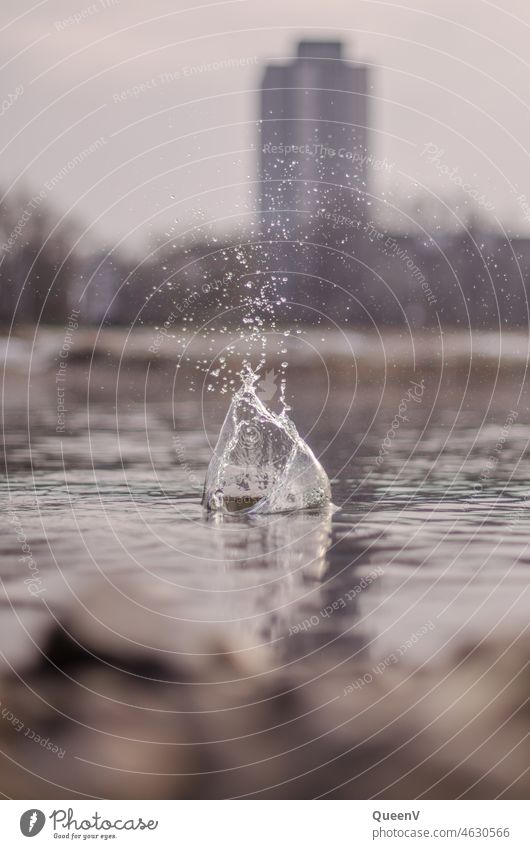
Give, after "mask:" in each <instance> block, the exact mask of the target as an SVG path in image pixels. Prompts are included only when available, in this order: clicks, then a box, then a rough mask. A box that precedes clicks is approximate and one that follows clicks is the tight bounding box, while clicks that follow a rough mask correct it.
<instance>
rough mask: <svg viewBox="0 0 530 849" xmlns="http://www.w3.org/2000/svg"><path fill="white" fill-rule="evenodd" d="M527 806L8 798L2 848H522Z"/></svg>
mask: <svg viewBox="0 0 530 849" xmlns="http://www.w3.org/2000/svg"><path fill="white" fill-rule="evenodd" d="M527 809H528V803H527V802H525V801H520V802H518V801H506V802H504V801H495V802H490V801H470V802H467V801H426V802H409V801H390V802H379V801H375V802H370V801H336V802H335V801H293V802H291V801H211V802H210V801H158V800H155V801H153V800H146V801H140V800H134V801H97V800H92V801H91V800H82V801H56V800H54V801H35V800H33V801H32V800H27V801H11V800H9V801H7V800H6V801H3V802H1V803H0V820H1V825H2V831H1V833H2V840H1V844H2V846H5V847H6V849H11V847H17V846H26V847H27V846H28V845H32V846H35V847H41V846H42V847H44V846H60V845H63V844H66V845H68V846H71V845H72V844H78V845H85V846H86V845H87V844H88V845H99V846H102V844H104V845H107V846H109V845H110V846H116V847H124V849H125V847H128V846H131V847H133V846H153V847H157V849H159V847H160V849H164V847H166V846H168V847H169V846H171V847H178V846H186V847H188V846H193V847H205V849H216V848H217V847H219V846H223V847H224V846H225V845H226V846H229V847H230V849H249V847H251V849H271V847H278V849H283V847H303V849H312V847H315V849H316V847H319V849H321V847H322V846H324V845H326V844H329V843H330V842H333V843H337V842H339V843H340V846H344V847H345V849H349V847H351V849H359V847H361V849H364V847H368V846H372V847H375V848H376V849H377V847H380V849H384V847H391V846H392V847H398V846H403V847H407V849H408V847H410V846H418V847H427V846H436V847H439V849H442V847H444V846H449V845H451V846H452V847H454V846H467V847H477V849H479V847H495V846H499V847H501V849H504V847H505V848H506V849H516V848H517V849H523V847H524V849H527V847H528V846H530V839H529V837H528V833H529V829H528V824H527V821H526V820H527V817H526V814H527ZM33 838H34V839H35V843H34V844H28V841H29V840H31V839H33ZM67 841H69V843H66V842H67Z"/></svg>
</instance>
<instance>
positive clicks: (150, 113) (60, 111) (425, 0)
mask: <svg viewBox="0 0 530 849" xmlns="http://www.w3.org/2000/svg"><path fill="white" fill-rule="evenodd" d="M73 15H76V16H77V20H74V19H73V18H71V17H70V16H73ZM0 27H1V32H0V39H1V50H0V56H1V57H2V60H1V61H2V86H1V92H2V98H3V104H2V106H1V109H0V112H1V115H0V120H1V122H2V130H3V132H2V135H1V140H0V147H1V158H0V183H1V184H2V186H3V188H4V191H5V190H9V191H13V190H15V189H16V188H17V187H18V186H21V185H22V186H26V188H28V190H29V191H30V192H31V193H33V194H38V193H39V192H44V193H45V194H46V198H47V200H48V201H49V202H50V203H53V204H54V205H55V206H56V207H57V208H59V209H64V210H65V211H67V210H70V209H72V210H73V211H74V212H76V213H77V215H78V216H79V217H81V218H82V219H83V220H84V221H85V222H86V224H87V226H88V227H89V228H96V232H97V233H98V235H101V234H105V235H106V236H107V238H108V240H109V241H110V242H114V241H116V240H120V239H128V240H129V244H132V245H136V246H138V247H140V246H142V245H145V244H149V242H150V240H151V234H152V233H154V232H156V231H159V230H161V229H162V230H164V229H165V230H167V231H168V232H169V228H170V227H173V230H172V232H173V233H174V234H175V236H178V235H179V234H181V233H183V232H184V231H185V230H186V229H187V228H188V227H189V226H190V225H191V226H193V225H197V224H200V223H201V222H202V221H212V220H218V221H219V222H222V224H221V223H220V224H219V226H225V227H230V226H232V225H233V226H236V225H237V223H238V222H240V221H244V220H245V217H246V215H247V214H248V211H249V210H250V209H251V208H252V203H253V197H254V189H255V187H254V186H253V183H252V181H253V180H254V179H255V170H256V169H255V153H254V151H253V147H254V146H255V144H256V127H255V120H256V117H257V111H256V89H257V87H258V86H259V79H260V75H261V65H262V63H264V62H267V61H270V60H272V59H282V58H283V59H284V60H285V59H287V58H288V57H290V56H292V55H293V53H294V52H295V45H296V41H297V40H298V39H299V38H300V37H303V36H305V37H324V38H341V39H343V40H344V42H345V45H346V51H345V52H346V56H347V57H348V58H355V59H357V60H359V61H363V62H366V63H368V64H370V66H371V67H372V68H373V83H374V91H373V95H374V99H373V106H372V115H373V123H374V125H375V131H374V133H373V145H374V154H375V155H376V156H378V157H381V158H382V157H386V158H387V162H388V163H391V164H392V168H391V169H390V170H389V171H387V172H378V173H377V174H374V175H373V176H374V183H373V187H374V191H375V192H376V193H379V194H381V193H385V196H386V197H388V198H389V199H390V200H391V201H392V202H393V203H395V204H396V205H398V206H400V205H401V206H406V205H407V203H410V202H411V201H410V199H412V202H414V199H415V198H417V196H418V192H419V189H418V185H420V186H426V187H428V188H429V189H431V190H433V191H434V192H435V194H436V195H440V196H443V197H448V198H451V199H452V200H451V203H453V204H454V205H455V206H456V207H457V209H458V211H459V212H461V213H462V214H464V213H465V210H466V208H467V207H468V204H471V200H470V199H471V196H472V194H475V195H479V196H482V198H483V200H482V202H481V206H482V211H483V213H484V215H485V217H486V219H489V220H491V222H492V223H494V222H496V220H497V219H498V220H500V221H501V222H503V223H504V224H505V225H506V226H508V227H509V228H510V229H511V231H512V232H518V233H525V232H529V231H530V229H529V223H528V221H526V220H525V215H526V216H527V217H528V218H530V200H529V201H528V204H529V207H528V208H525V204H524V201H523V200H521V198H520V196H521V195H527V196H528V197H529V198H530V186H529V185H528V175H529V173H530V169H529V167H528V152H527V150H528V139H529V132H528V129H529V126H530V120H529V118H530V110H529V103H528V100H529V92H530V64H529V63H530V57H529V52H528V44H529V43H530V4H529V3H528V0H502V4H501V0H498V3H493V2H487V0H408V2H407V1H406V2H403V3H401V2H394V0H390V2H386V1H385V2H379V0H326V2H321V0H319V1H318V2H311V0H267V2H263V0H230V2H212V3H204V4H203V3H201V0H197V2H192V0H178V2H175V0H150V2H145V0H121V2H117V0H40V2H37V3H31V2H27V0H22V1H21V2H20V1H19V2H17V3H16V4H12V3H3V4H2V11H1V12H0ZM223 60H230V61H232V62H233V64H234V65H238V64H239V65H240V67H232V68H223V69H220V70H215V69H212V68H211V69H208V67H207V66H208V64H209V63H210V64H211V63H214V62H222V61H223ZM164 74H167V75H169V78H168V77H164V76H163V75H164ZM142 85H143V88H144V90H143V91H142V92H141V93H139V94H138V93H137V94H136V95H135V94H133V93H131V92H128V91H127V90H128V89H132V88H133V87H135V86H136V87H142ZM98 140H100V141H99V142H98ZM428 143H430V144H433V145H436V146H437V147H438V148H440V149H442V151H443V155H442V156H441V157H439V158H438V160H437V162H438V166H439V165H440V163H443V164H444V165H447V166H449V169H450V170H451V171H453V172H454V173H453V178H452V179H451V178H450V177H448V176H447V174H446V175H443V174H441V173H440V168H439V167H437V165H436V163H435V162H430V161H429V158H428V157H427V156H425V155H423V156H422V151H424V148H425V145H426V144H428ZM92 146H93V147H92ZM81 152H83V153H82V157H81V158H82V160H83V161H82V163H81V164H80V165H78V166H77V167H75V168H73V169H72V170H70V171H69V173H67V174H66V175H63V176H62V177H60V176H59V178H57V175H58V174H60V172H61V169H62V168H64V166H65V165H66V164H67V163H68V162H69V160H71V159H72V158H73V157H76V156H77V155H79V154H81ZM454 169H457V170H456V171H454ZM455 175H458V176H460V175H461V176H462V179H463V181H464V182H465V184H466V188H465V190H464V188H463V187H462V186H460V185H458V184H457V180H456V178H455ZM50 181H51V182H50ZM46 183H48V186H50V185H51V186H52V187H51V188H46ZM413 205H414V203H413Z"/></svg>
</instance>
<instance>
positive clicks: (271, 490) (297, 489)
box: [203, 368, 331, 515]
mask: <svg viewBox="0 0 530 849" xmlns="http://www.w3.org/2000/svg"><path fill="white" fill-rule="evenodd" d="M257 379H258V375H257V374H256V373H255V372H253V371H252V370H251V369H250V368H247V370H246V372H244V373H243V374H242V385H241V387H240V389H239V390H238V391H237V392H236V394H235V395H234V398H233V399H232V403H231V405H230V409H229V410H228V413H227V415H226V418H225V421H224V423H223V426H222V428H221V432H220V434H219V439H218V441H217V445H216V447H215V451H214V454H213V457H212V459H211V461H210V465H209V466H208V471H207V474H206V482H205V486H204V495H203V505H204V506H205V507H206V509H207V510H213V511H221V512H234V511H244V512H247V513H251V514H253V515H255V514H260V513H281V512H285V511H289V510H303V509H308V508H319V507H323V506H324V505H326V504H329V501H330V497H331V493H330V486H329V480H328V477H327V475H326V472H325V471H324V469H323V468H322V466H321V465H320V463H319V462H318V460H317V459H316V457H315V455H314V454H313V452H312V451H311V449H310V448H309V446H308V445H306V443H305V442H304V440H303V439H302V438H301V436H300V435H299V433H298V431H297V430H296V427H295V425H294V423H293V422H292V421H291V420H290V419H289V417H288V416H287V410H288V409H289V408H288V407H287V406H286V405H285V404H284V405H283V408H282V411H281V413H279V414H276V413H274V412H272V411H271V410H269V409H267V407H265V405H264V404H263V402H262V401H261V400H260V398H259V397H258V394H257V391H256V386H255V384H256V381H257ZM282 395H283V397H284V392H283V393H282Z"/></svg>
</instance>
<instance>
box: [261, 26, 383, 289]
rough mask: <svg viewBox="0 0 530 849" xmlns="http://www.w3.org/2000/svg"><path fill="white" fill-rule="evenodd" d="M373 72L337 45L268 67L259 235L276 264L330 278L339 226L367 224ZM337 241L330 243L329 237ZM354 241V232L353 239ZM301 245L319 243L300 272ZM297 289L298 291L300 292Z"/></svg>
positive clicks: (316, 46)
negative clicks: (345, 219) (344, 219)
mask: <svg viewBox="0 0 530 849" xmlns="http://www.w3.org/2000/svg"><path fill="white" fill-rule="evenodd" d="M368 128H369V71H368V68H367V67H365V66H364V65H360V64H356V63H355V62H352V61H349V60H348V61H346V60H345V59H344V58H343V50H342V44H341V42H339V41H301V42H300V43H299V45H298V53H297V56H296V58H295V59H294V60H293V61H291V62H289V63H288V64H273V65H269V66H268V67H267V68H266V70H265V73H264V77H263V82H262V87H261V108H260V122H259V167H260V208H261V225H262V226H261V234H262V238H263V239H264V241H266V242H268V241H269V240H270V242H271V244H270V245H269V251H270V257H271V260H272V264H273V265H274V266H276V267H277V268H278V269H280V267H281V270H283V271H286V272H292V275H291V278H290V285H289V289H290V292H291V293H294V292H295V291H296V290H299V289H300V288H303V281H302V280H301V278H300V277H299V275H300V273H303V272H304V271H306V272H307V273H309V274H311V275H312V276H319V275H320V274H321V273H322V274H324V273H325V271H326V269H328V268H329V266H330V251H329V250H328V248H331V252H332V251H333V249H334V248H337V247H338V248H339V249H340V245H341V242H342V240H343V238H344V236H345V234H346V232H347V228H346V227H344V226H342V227H340V226H339V227H338V228H337V227H336V226H335V227H334V228H333V229H332V230H331V231H330V228H329V226H328V224H327V223H326V221H325V220H324V219H323V218H322V214H323V213H324V214H328V213H331V214H332V215H333V216H334V218H335V220H340V219H341V218H342V217H343V216H347V217H348V218H350V219H351V218H352V217H356V218H358V219H364V218H365V217H366V208H367V204H366V191H367V188H368V184H369V172H370V162H369V155H370V154H369V129H368ZM330 232H331V234H332V237H331V240H330V239H329V235H328V234H329V233H330ZM349 235H350V236H351V232H350V233H349ZM298 240H303V241H305V242H309V243H313V244H314V245H315V247H314V248H313V249H312V257H311V261H310V263H309V265H308V259H307V255H306V256H305V258H304V263H303V265H302V266H301V267H299V266H300V263H299V262H298V260H299V259H300V257H299V251H297V247H296V244H293V242H294V243H296V242H297V241H298ZM297 284H299V285H297Z"/></svg>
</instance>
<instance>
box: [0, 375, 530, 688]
mask: <svg viewBox="0 0 530 849" xmlns="http://www.w3.org/2000/svg"><path fill="white" fill-rule="evenodd" d="M427 365H428V368H427ZM37 366H38V368H37ZM422 366H425V368H422ZM69 368H70V371H69V374H68V381H67V387H66V401H67V403H66V406H67V408H68V413H67V417H66V418H67V432H66V433H65V434H62V433H57V431H56V427H57V411H56V388H55V381H54V376H53V370H52V369H50V368H44V367H43V366H42V362H38V363H36V364H35V370H36V371H35V373H34V374H32V376H31V381H32V387H31V393H30V400H29V402H28V400H27V397H26V389H27V374H25V376H24V375H22V372H17V371H16V369H15V370H11V371H10V372H9V373H8V376H7V383H6V386H5V390H4V411H3V413H4V415H3V419H4V429H5V435H4V442H5V449H6V470H7V475H6V478H5V480H4V483H3V496H2V500H3V503H4V507H5V508H6V509H7V510H8V511H10V512H8V513H7V520H6V518H5V515H4V522H3V524H4V533H3V535H2V542H1V554H2V567H1V578H2V583H1V593H2V596H1V600H0V638H1V643H2V646H3V649H4V654H5V658H6V661H7V662H8V663H10V664H15V665H16V664H17V663H19V662H20V661H21V660H22V659H23V658H24V657H25V656H27V655H28V654H31V653H32V652H35V645H38V644H39V641H40V640H41V639H42V634H43V632H44V629H45V628H46V627H47V626H48V625H49V624H50V622H51V621H52V619H53V617H54V616H55V615H57V613H58V612H60V611H61V609H65V608H66V609H67V608H68V605H69V600H70V599H71V594H72V593H77V592H78V591H79V589H80V588H84V587H86V586H87V585H90V584H91V583H92V582H93V581H94V580H95V578H97V577H100V578H102V580H103V581H104V582H106V586H108V587H109V588H110V587H112V586H115V587H117V588H118V589H119V590H120V591H121V592H122V595H121V607H120V610H119V611H117V615H119V616H120V619H121V620H122V621H124V622H126V623H127V629H128V633H129V634H130V635H131V638H132V639H134V614H135V609H136V605H137V604H143V598H144V592H145V590H146V589H148V590H149V604H150V605H152V609H153V611H155V612H156V613H157V614H161V615H162V619H161V620H160V619H159V620H158V622H159V623H160V621H162V622H166V624H167V628H162V627H160V624H159V627H158V628H157V631H156V635H155V637H154V639H155V640H156V641H157V646H158V648H160V649H162V650H168V651H174V650H178V646H175V645H174V635H173V630H172V623H173V622H174V619H175V617H176V618H177V619H179V620H181V621H182V620H183V621H185V622H187V623H188V624H189V627H190V631H191V632H193V630H194V629H196V628H198V629H202V628H203V627H204V626H205V624H206V623H215V624H216V625H218V626H221V627H222V628H223V630H224V631H227V630H228V629H230V630H231V631H233V632H234V635H235V638H236V639H240V640H241V642H242V644H245V645H249V644H250V645H263V644H268V645H270V646H271V648H272V649H273V651H274V652H276V653H277V655H278V657H279V658H280V659H281V661H282V662H284V663H285V662H287V663H288V662H289V661H290V660H294V659H298V658H301V657H305V658H306V661H307V663H311V658H312V657H313V656H314V653H315V651H316V650H322V651H333V652H336V653H339V654H340V656H342V657H343V658H347V657H351V658H354V657H356V658H359V657H363V659H366V658H368V659H369V662H370V663H371V662H372V659H373V662H374V663H375V662H377V661H378V660H379V659H380V658H384V657H385V656H387V655H388V654H389V653H391V652H393V651H395V650H396V648H397V647H399V646H403V645H407V641H408V643H410V645H408V647H407V649H406V652H407V654H408V660H409V661H410V662H412V663H420V662H421V661H422V660H423V659H425V658H430V659H431V660H434V659H435V658H437V657H439V656H441V655H442V654H443V653H444V652H445V651H447V649H448V648H450V647H451V648H454V646H455V645H459V644H460V643H461V642H462V641H465V640H467V639H475V638H476V637H477V636H478V637H481V636H485V635H486V634H490V633H499V632H500V631H504V630H506V631H509V630H510V629H513V628H516V629H517V630H520V629H521V627H523V626H524V625H525V624H526V622H527V619H528V612H527V611H528V599H527V596H526V588H527V585H528V567H529V553H528V544H529V539H530V536H529V532H530V513H529V504H530V502H527V501H526V499H527V498H528V497H529V496H530V481H529V470H528V462H527V448H528V403H527V398H526V384H525V381H524V375H523V376H522V377H521V374H522V372H521V371H520V370H519V371H517V370H516V369H514V370H513V373H512V372H511V371H510V368H509V367H508V369H507V370H505V372H504V373H503V376H502V380H499V379H498V375H497V374H496V373H495V370H494V372H492V373H490V372H486V373H484V374H483V373H478V374H475V375H472V377H471V379H468V375H467V373H466V370H465V369H461V370H458V369H455V368H453V369H452V370H450V371H449V372H447V373H442V372H441V373H440V374H438V373H437V372H436V371H435V370H434V371H433V369H432V364H427V363H426V362H424V363H422V362H416V364H415V369H414V370H413V371H410V372H409V373H407V368H408V367H407V368H405V367H403V368H402V369H401V370H400V371H399V374H398V375H396V376H393V375H392V372H391V370H390V371H388V370H386V371H385V372H384V373H383V372H382V373H381V374H376V375H375V376H374V375H372V376H370V375H369V374H368V375H367V378H366V379H365V380H364V381H363V378H362V375H361V377H360V378H359V376H358V375H356V376H355V379H354V377H353V376H352V372H351V370H350V367H349V364H348V363H343V364H342V365H341V363H340V361H334V362H331V363H329V364H328V369H327V372H326V377H325V379H324V377H323V376H322V373H321V372H320V371H319V370H318V369H317V368H315V369H314V370H313V371H308V370H304V368H303V367H302V366H301V365H300V364H299V365H298V367H297V366H296V365H295V366H294V367H293V368H292V370H291V372H290V374H289V392H290V396H291V399H292V405H293V412H292V416H293V418H294V420H295V422H296V424H297V426H298V428H299V430H300V433H301V434H302V436H303V437H304V438H306V439H307V441H308V443H309V444H310V445H311V447H312V449H313V450H314V451H315V453H316V454H317V456H319V457H320V459H321V462H322V463H323V465H324V467H325V468H326V470H327V471H328V473H329V475H330V479H331V481H332V498H333V508H332V509H331V510H329V511H324V512H322V513H318V512H317V513H311V512H309V513H299V514H296V515H274V516H259V517H254V518H252V519H251V518H248V517H237V516H235V517H223V516H213V517H207V516H205V514H204V513H203V511H202V508H201V506H200V498H201V488H202V481H203V478H204V474H205V471H206V468H207V464H208V461H209V459H210V455H211V446H212V443H214V442H215V438H216V436H217V433H218V428H219V426H220V423H221V421H222V418H223V415H224V413H225V412H226V408H227V405H228V397H227V396H225V397H224V398H223V397H220V396H215V397H211V398H207V399H206V398H205V397H203V396H202V395H201V394H200V393H196V394H193V393H187V392H186V391H185V390H184V387H183V386H182V387H179V386H178V385H177V384H175V382H174V371H173V370H172V369H171V368H170V367H168V368H167V369H165V368H164V367H162V368H159V369H158V370H151V371H150V370H149V368H146V367H145V365H142V364H139V363H137V362H131V361H128V362H125V363H123V362H122V363H121V364H120V366H119V369H118V366H117V365H116V363H115V362H110V363H108V364H106V363H105V362H104V361H98V364H97V366H93V369H92V372H91V374H90V376H88V364H87V363H84V362H82V361H80V362H78V363H73V362H72V364H71V365H70V366H69ZM117 376H119V379H117ZM116 386H117V387H118V388H117V390H116ZM87 387H89V389H87ZM414 387H416V389H414ZM87 392H88V394H87ZM510 411H515V413H516V415H515V416H513V415H511V413H510ZM396 417H398V418H397V419H396ZM396 422H397V423H396ZM391 431H392V434H391V435H389V434H390V432H391ZM385 438H386V440H387V441H386V442H385ZM24 544H25V545H26V549H24V550H23V549H22V546H23V545H24ZM23 556H26V560H21V557H23ZM30 556H31V557H32V558H33V561H30V560H28V557H30ZM30 564H31V565H30ZM29 579H33V582H34V583H33V584H30V580H29ZM426 625H427V626H428V627H425V626H426ZM122 630H123V629H122ZM418 633H419V636H418ZM415 634H416V636H415V637H414V638H413V635H415ZM412 638H413V639H412ZM344 669H345V672H344V674H345V676H347V664H346V666H345V667H344Z"/></svg>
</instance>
